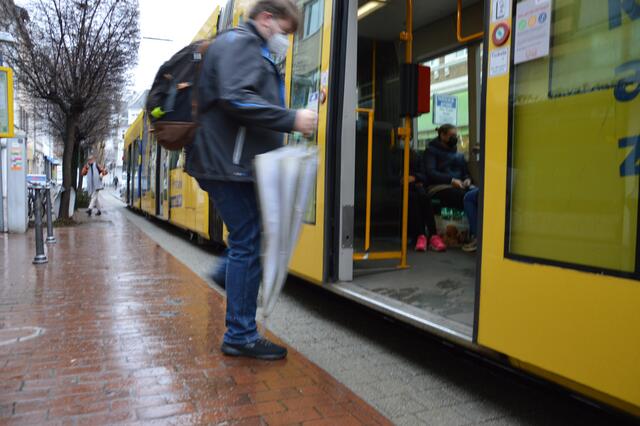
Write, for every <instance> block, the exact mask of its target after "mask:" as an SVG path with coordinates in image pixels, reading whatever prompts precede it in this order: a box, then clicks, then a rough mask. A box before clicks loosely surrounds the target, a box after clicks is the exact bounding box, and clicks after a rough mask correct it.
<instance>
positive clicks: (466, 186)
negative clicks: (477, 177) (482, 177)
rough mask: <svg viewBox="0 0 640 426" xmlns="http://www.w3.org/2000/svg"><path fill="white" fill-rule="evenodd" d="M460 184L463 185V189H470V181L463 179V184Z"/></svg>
mask: <svg viewBox="0 0 640 426" xmlns="http://www.w3.org/2000/svg"><path fill="white" fill-rule="evenodd" d="M462 184H463V185H464V187H465V188H470V187H471V179H465V180H464V182H462Z"/></svg>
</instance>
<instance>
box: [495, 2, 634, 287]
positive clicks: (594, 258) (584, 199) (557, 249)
mask: <svg viewBox="0 0 640 426" xmlns="http://www.w3.org/2000/svg"><path fill="white" fill-rule="evenodd" d="M627 4H631V5H632V6H628V5H627ZM552 7H553V10H552V36H551V49H550V54H549V56H547V57H543V58H538V59H535V60H532V61H529V62H524V63H521V64H519V65H517V66H515V67H512V70H513V71H512V72H513V79H514V84H513V93H511V96H510V100H511V102H512V104H511V107H512V114H511V115H512V122H511V124H510V128H511V137H510V144H511V157H510V159H509V160H510V181H509V199H508V201H509V208H508V215H509V217H508V218H507V227H508V229H507V241H506V244H507V246H506V249H507V253H508V255H510V256H520V257H525V258H533V259H539V260H546V261H550V262H553V263H560V264H562V265H564V266H577V267H582V268H584V267H588V268H595V269H596V270H599V271H605V272H606V271H612V272H623V273H628V274H629V273H631V274H635V275H636V276H637V275H638V273H639V272H640V269H639V268H640V265H638V261H637V251H636V250H637V248H636V247H637V244H638V200H639V197H638V189H639V182H638V175H639V173H640V167H639V166H638V163H637V160H638V157H639V155H638V152H640V151H639V150H640V121H639V120H637V117H638V116H640V96H639V94H640V61H639V60H638V59H639V58H640V19H638V14H637V13H634V10H633V8H634V6H633V2H621V1H609V2H599V1H589V0H556V1H553V2H552ZM514 25H517V24H514ZM523 25H526V22H524V24H523ZM489 143H490V142H489Z"/></svg>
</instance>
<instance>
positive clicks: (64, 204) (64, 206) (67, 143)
mask: <svg viewBox="0 0 640 426" xmlns="http://www.w3.org/2000/svg"><path fill="white" fill-rule="evenodd" d="M76 122H77V116H76V115H74V114H70V115H68V116H67V122H66V123H65V140H64V152H63V154H62V188H63V189H64V191H63V192H62V199H61V200H60V212H59V216H58V217H61V218H65V219H66V218H69V203H70V202H71V189H72V188H73V186H72V185H73V181H74V180H75V179H74V176H73V173H74V171H75V170H74V169H73V152H74V147H75V144H76V135H75V133H76Z"/></svg>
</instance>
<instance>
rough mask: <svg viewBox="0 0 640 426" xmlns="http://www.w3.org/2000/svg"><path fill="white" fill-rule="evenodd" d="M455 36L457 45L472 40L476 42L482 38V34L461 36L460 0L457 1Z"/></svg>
mask: <svg viewBox="0 0 640 426" xmlns="http://www.w3.org/2000/svg"><path fill="white" fill-rule="evenodd" d="M456 36H457V38H458V42H459V43H468V42H470V41H473V40H478V39H481V38H482V37H484V32H479V33H475V34H471V35H469V36H466V37H463V36H462V0H458V17H457V23H456Z"/></svg>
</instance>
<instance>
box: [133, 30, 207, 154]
mask: <svg viewBox="0 0 640 426" xmlns="http://www.w3.org/2000/svg"><path fill="white" fill-rule="evenodd" d="M210 43H211V42H210V41H209V40H201V41H196V42H194V43H192V44H190V45H188V46H186V47H185V48H183V49H182V50H180V51H179V52H178V53H176V54H175V55H173V56H172V57H171V59H169V60H168V61H167V62H165V63H164V64H162V66H161V67H160V69H159V70H158V73H157V74H156V78H155V79H154V81H153V85H152V86H151V90H150V91H149V95H148V97H147V104H146V110H147V114H148V116H149V119H150V121H151V131H152V132H153V134H154V135H155V137H156V140H157V141H158V144H160V146H162V147H163V148H165V149H168V150H170V151H177V150H181V149H182V148H184V147H185V146H187V145H189V144H190V143H192V142H193V139H194V138H195V134H196V129H197V128H198V122H197V113H198V78H199V76H200V68H201V64H202V62H203V61H204V56H205V54H206V52H207V48H208V47H209V44H210Z"/></svg>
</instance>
